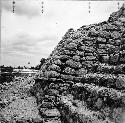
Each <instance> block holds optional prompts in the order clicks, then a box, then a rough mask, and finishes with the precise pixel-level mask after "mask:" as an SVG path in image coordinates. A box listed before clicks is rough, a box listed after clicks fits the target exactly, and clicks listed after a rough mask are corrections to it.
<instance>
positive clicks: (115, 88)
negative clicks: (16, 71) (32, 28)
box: [34, 5, 125, 123]
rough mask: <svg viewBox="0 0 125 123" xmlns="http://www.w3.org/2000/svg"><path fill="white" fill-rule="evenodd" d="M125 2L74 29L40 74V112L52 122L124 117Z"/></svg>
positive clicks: (116, 121) (109, 121)
mask: <svg viewBox="0 0 125 123" xmlns="http://www.w3.org/2000/svg"><path fill="white" fill-rule="evenodd" d="M123 18H125V8H124V5H123V6H122V7H121V9H120V10H119V11H117V12H114V13H113V14H111V15H110V17H109V19H108V21H105V22H101V23H98V24H92V25H89V26H83V27H81V28H79V29H78V30H76V31H74V30H73V29H69V30H68V32H67V33H66V34H65V35H64V37H63V38H62V40H61V41H60V42H59V44H58V45H57V47H56V48H55V49H54V51H53V52H52V53H51V54H50V56H49V57H48V59H47V61H46V62H45V63H44V64H43V66H42V67H41V70H40V71H39V73H38V74H37V75H36V78H35V80H36V84H35V86H34V90H36V97H37V102H38V105H39V112H40V114H41V116H42V117H43V119H44V122H45V123H46V122H48V123H49V122H51V123H125V120H124V121H123V118H124V117H125V115H124V114H125V113H124V112H125V19H123Z"/></svg>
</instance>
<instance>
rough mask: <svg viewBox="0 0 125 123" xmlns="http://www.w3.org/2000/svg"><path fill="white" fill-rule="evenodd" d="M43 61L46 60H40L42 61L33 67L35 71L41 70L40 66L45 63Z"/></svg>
mask: <svg viewBox="0 0 125 123" xmlns="http://www.w3.org/2000/svg"><path fill="white" fill-rule="evenodd" d="M45 61H46V59H45V58H42V59H41V60H40V64H38V65H37V66H36V67H35V69H36V70H39V69H40V68H41V66H42V65H43V64H44V63H45Z"/></svg>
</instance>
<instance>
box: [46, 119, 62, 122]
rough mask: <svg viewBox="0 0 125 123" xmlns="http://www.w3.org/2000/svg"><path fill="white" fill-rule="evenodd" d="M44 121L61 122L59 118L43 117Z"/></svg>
mask: <svg viewBox="0 0 125 123" xmlns="http://www.w3.org/2000/svg"><path fill="white" fill-rule="evenodd" d="M44 123H62V121H61V120H60V118H45V120H44Z"/></svg>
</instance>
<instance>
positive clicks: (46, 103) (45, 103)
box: [41, 101, 54, 108]
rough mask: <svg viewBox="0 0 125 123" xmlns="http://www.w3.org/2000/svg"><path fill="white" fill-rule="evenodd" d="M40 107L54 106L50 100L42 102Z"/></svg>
mask: <svg viewBox="0 0 125 123" xmlns="http://www.w3.org/2000/svg"><path fill="white" fill-rule="evenodd" d="M41 107H42V108H53V107H54V104H53V103H52V102H44V101H43V102H42V105H41Z"/></svg>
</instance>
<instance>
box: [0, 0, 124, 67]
mask: <svg viewBox="0 0 125 123" xmlns="http://www.w3.org/2000/svg"><path fill="white" fill-rule="evenodd" d="M15 2H16V4H15V6H16V7H15V13H14V14H13V13H12V0H2V16H1V64H4V65H12V66H19V65H20V66H24V65H26V66H27V63H28V62H30V64H31V65H33V66H35V65H37V64H39V61H40V59H41V58H47V57H48V56H49V54H50V53H51V52H52V50H53V49H54V47H56V45H57V44H58V42H59V41H60V40H61V38H62V36H63V35H64V34H65V32H66V31H67V30H68V29H69V28H74V29H78V28H80V27H81V26H83V25H88V24H92V23H98V22H101V21H105V20H107V19H108V17H109V15H110V14H111V13H112V12H114V11H117V10H118V5H117V3H118V1H108V2H106V1H97V2H95V1H92V2H91V13H90V14H89V12H88V11H89V9H88V8H89V7H88V1H66V0H65V1H61V0H58V1H44V13H42V12H41V10H42V8H41V6H42V5H41V2H42V0H15ZM122 3H123V1H120V6H121V5H122Z"/></svg>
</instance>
